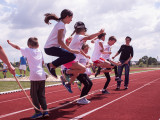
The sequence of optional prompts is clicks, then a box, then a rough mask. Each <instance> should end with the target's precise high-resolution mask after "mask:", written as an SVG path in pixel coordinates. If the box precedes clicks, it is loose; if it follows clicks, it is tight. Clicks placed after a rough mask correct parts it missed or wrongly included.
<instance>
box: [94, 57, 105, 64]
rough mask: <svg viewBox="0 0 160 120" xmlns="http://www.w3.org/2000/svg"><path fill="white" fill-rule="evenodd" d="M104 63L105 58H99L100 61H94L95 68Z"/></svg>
mask: <svg viewBox="0 0 160 120" xmlns="http://www.w3.org/2000/svg"><path fill="white" fill-rule="evenodd" d="M103 62H105V59H104V58H99V60H96V61H93V63H94V65H95V66H97V64H99V63H103Z"/></svg>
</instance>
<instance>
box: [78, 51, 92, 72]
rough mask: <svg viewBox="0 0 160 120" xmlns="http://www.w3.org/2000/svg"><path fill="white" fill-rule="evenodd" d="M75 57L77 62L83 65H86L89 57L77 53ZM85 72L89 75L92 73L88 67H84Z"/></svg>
mask: <svg viewBox="0 0 160 120" xmlns="http://www.w3.org/2000/svg"><path fill="white" fill-rule="evenodd" d="M77 59H78V62H79V63H81V64H82V65H84V66H86V65H87V63H89V58H86V57H85V56H83V55H82V54H79V55H78V57H77ZM85 73H86V74H87V75H91V74H92V73H91V70H90V68H86V71H85Z"/></svg>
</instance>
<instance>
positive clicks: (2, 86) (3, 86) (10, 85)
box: [0, 67, 152, 92]
mask: <svg viewBox="0 0 160 120" xmlns="http://www.w3.org/2000/svg"><path fill="white" fill-rule="evenodd" d="M44 69H45V71H46V72H47V73H48V71H47V69H46V68H44ZM140 69H143V68H132V67H131V70H135V71H131V72H130V73H134V72H137V71H139V72H142V71H147V70H152V69H146V70H140ZM56 72H57V75H60V74H61V73H60V68H57V69H56ZM123 72H124V71H123ZM16 73H17V74H19V70H18V69H17V68H16ZM123 74H124V73H123ZM26 75H27V76H29V72H28V71H27V73H26ZM113 75H114V74H113V73H112V74H111V76H113ZM9 76H10V77H13V76H12V75H11V74H10V73H9V72H8V73H7V77H9ZM100 76H104V74H101V75H100ZM0 77H1V78H3V75H2V72H0ZM56 83H58V82H48V81H47V82H46V85H50V84H56ZM21 84H22V86H23V88H29V87H30V82H21ZM16 89H20V88H19V86H18V84H17V82H16V81H12V82H9V81H0V92H4V91H10V90H16Z"/></svg>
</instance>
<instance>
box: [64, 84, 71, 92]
mask: <svg viewBox="0 0 160 120" xmlns="http://www.w3.org/2000/svg"><path fill="white" fill-rule="evenodd" d="M64 87H65V88H66V89H67V90H68V92H70V93H73V92H72V90H71V85H70V84H65V85H64Z"/></svg>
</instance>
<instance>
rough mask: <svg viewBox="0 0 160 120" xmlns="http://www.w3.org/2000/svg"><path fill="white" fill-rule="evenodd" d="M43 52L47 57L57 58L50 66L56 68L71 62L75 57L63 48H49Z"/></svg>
mask: <svg viewBox="0 0 160 120" xmlns="http://www.w3.org/2000/svg"><path fill="white" fill-rule="evenodd" d="M44 51H45V53H46V54H47V55H51V56H56V57H59V58H57V59H56V60H54V61H53V62H52V64H53V65H54V66H56V67H58V66H60V65H63V64H65V63H68V62H71V61H73V60H74V59H75V58H76V56H75V55H74V54H73V53H71V52H69V51H67V50H66V49H64V48H59V47H51V48H45V49H44Z"/></svg>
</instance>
